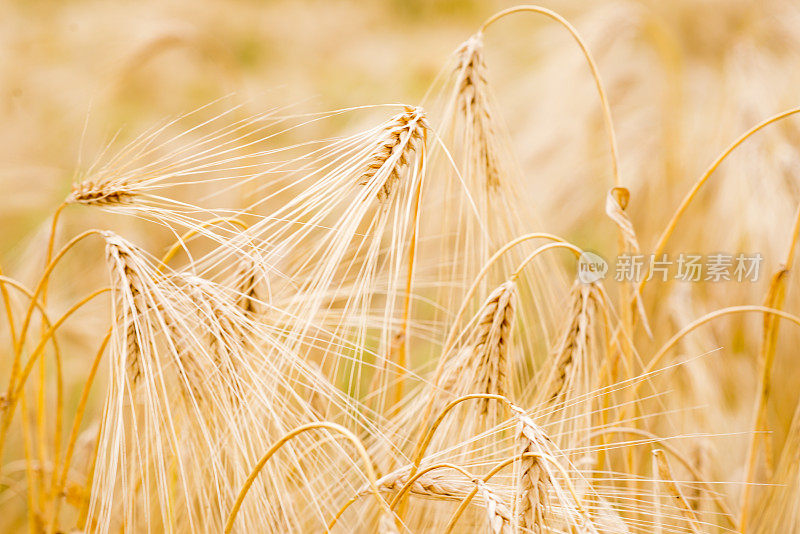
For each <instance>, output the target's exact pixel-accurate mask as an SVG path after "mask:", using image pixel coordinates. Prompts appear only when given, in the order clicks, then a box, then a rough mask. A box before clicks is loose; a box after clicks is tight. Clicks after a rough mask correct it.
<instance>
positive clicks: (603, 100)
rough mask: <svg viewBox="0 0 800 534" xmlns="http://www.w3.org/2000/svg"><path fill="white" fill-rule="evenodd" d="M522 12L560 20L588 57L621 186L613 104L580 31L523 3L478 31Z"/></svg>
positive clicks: (617, 183)
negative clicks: (609, 100) (609, 99)
mask: <svg viewBox="0 0 800 534" xmlns="http://www.w3.org/2000/svg"><path fill="white" fill-rule="evenodd" d="M522 12H529V13H538V14H540V15H544V16H545V17H548V18H550V19H552V20H554V21H556V22H558V23H559V24H561V25H562V26H563V27H564V28H566V29H567V31H568V32H569V33H570V35H572V38H573V39H575V42H577V43H578V46H579V47H580V49H581V52H582V53H583V56H584V57H585V58H586V62H587V63H588V64H589V69H590V70H591V71H592V78H593V79H594V83H595V86H596V87H597V93H598V95H599V96H600V107H601V108H602V110H603V123H604V125H605V129H606V135H607V136H608V145H609V150H610V152H611V165H612V171H613V175H614V185H615V186H621V185H622V182H621V180H620V177H619V156H618V154H617V135H616V133H615V132H614V122H613V120H612V119H611V106H610V105H609V103H608V97H607V96H606V91H605V89H604V88H603V82H602V80H601V79H600V73H599V71H598V70H597V64H596V63H595V61H594V58H593V57H592V53H591V52H589V48H588V47H587V46H586V43H584V41H583V38H581V36H580V34H579V33H578V30H576V29H575V27H574V26H573V25H572V24H570V23H569V22H568V21H567V20H566V19H565V18H564V17H562V16H561V15H559V14H558V13H556V12H555V11H551V10H549V9H547V8H544V7H540V6H534V5H522V6H515V7H510V8H508V9H505V10H503V11H500V12H499V13H495V14H494V15H492V16H491V17H489V19H487V20H486V22H484V23H483V25H482V26H481V28H480V30H478V33H484V32H485V31H486V29H487V28H488V27H489V26H491V25H492V24H494V23H495V22H497V21H498V20H500V19H502V18H503V17H506V16H508V15H512V14H514V13H522Z"/></svg>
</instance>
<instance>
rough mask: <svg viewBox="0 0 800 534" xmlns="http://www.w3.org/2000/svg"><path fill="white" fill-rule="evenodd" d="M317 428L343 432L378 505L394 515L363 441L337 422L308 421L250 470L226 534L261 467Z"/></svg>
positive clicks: (231, 513)
mask: <svg viewBox="0 0 800 534" xmlns="http://www.w3.org/2000/svg"><path fill="white" fill-rule="evenodd" d="M316 429H325V430H330V431H332V432H337V433H339V434H341V435H342V436H343V437H345V438H346V439H348V440H349V441H350V442H351V443H352V444H353V446H354V447H355V449H356V451H357V452H358V454H359V455H360V456H361V460H362V462H363V463H364V469H365V471H366V473H365V475H366V476H367V480H368V481H369V484H370V488H371V490H372V493H373V495H374V496H375V499H376V500H377V501H378V505H379V506H380V507H381V508H382V509H383V510H384V512H386V513H388V514H390V515H393V514H392V511H391V509H390V508H389V505H388V504H387V503H386V501H385V500H384V498H383V497H382V496H381V493H380V491H379V490H378V484H377V479H376V477H375V470H374V469H373V467H372V460H371V459H370V457H369V454H367V451H366V449H364V445H363V444H362V443H361V441H360V440H359V439H358V438H357V437H356V436H355V434H353V433H352V432H350V431H349V430H347V429H346V428H345V427H343V426H341V425H337V424H336V423H329V422H326V421H319V422H316V423H308V424H306V425H302V426H299V427H297V428H295V429H294V430H292V431H291V432H289V433H288V434H286V435H284V436H283V437H282V438H281V439H279V440H278V441H277V442H275V444H274V445H272V447H270V448H269V450H268V451H267V452H266V453H264V456H262V457H261V459H260V460H259V461H258V463H257V464H256V465H255V466H254V467H253V469H252V471H251V472H250V476H248V477H247V480H246V481H245V483H244V485H243V486H242V488H241V490H239V495H238V496H237V497H236V501H235V502H234V504H233V508H231V511H230V513H229V514H228V520H227V521H226V522H225V530H224V532H225V534H229V533H230V532H231V530H233V524H234V522H235V521H236V516H237V515H238V513H239V509H240V508H241V506H242V503H243V502H244V498H245V497H246V496H247V492H248V491H249V490H250V486H252V485H253V482H255V480H256V477H258V474H259V473H260V472H261V469H263V468H264V465H266V463H267V462H268V461H269V459H270V458H272V456H273V455H274V454H275V453H276V452H277V451H278V449H280V448H281V447H282V446H283V445H284V444H285V443H286V442H287V441H289V440H290V439H292V438H294V437H295V436H298V435H299V434H302V433H304V432H308V431H309V430H316Z"/></svg>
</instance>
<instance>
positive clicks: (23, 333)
mask: <svg viewBox="0 0 800 534" xmlns="http://www.w3.org/2000/svg"><path fill="white" fill-rule="evenodd" d="M94 234H100V230H87V231H85V232H83V233H81V234H78V235H77V236H75V237H73V238H72V239H70V240H69V241H68V242H67V244H66V245H64V247H63V248H62V249H61V250H60V251H59V252H58V254H56V255H55V257H54V258H53V259H52V260H50V262H49V263H48V264H47V267H45V269H44V272H43V273H42V276H41V278H39V282H38V283H37V284H36V287H35V288H34V290H33V294H32V296H31V304H30V305H29V306H28V310H27V312H26V313H25V319H24V321H23V322H22V326H21V328H20V332H19V339H18V340H17V346H16V350H15V351H14V361H13V362H12V364H11V376H10V378H9V381H8V396H9V397H10V396H11V394H12V393H13V388H14V383H15V382H16V378H17V373H18V372H19V361H20V358H21V357H22V347H23V346H24V344H25V338H26V337H27V332H28V327H29V326H30V322H31V318H32V316H33V310H34V307H35V302H36V301H37V299H38V298H39V295H40V294H41V293H42V291H43V290H44V288H45V286H46V285H47V280H48V278H49V277H50V273H52V272H53V269H55V267H56V265H58V262H59V261H60V260H61V258H63V257H64V255H65V254H66V253H67V252H69V251H70V250H71V249H72V247H74V246H75V245H76V244H77V243H79V242H80V241H82V240H83V239H85V238H87V237H89V236H91V235H94Z"/></svg>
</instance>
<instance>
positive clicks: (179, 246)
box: [157, 217, 247, 272]
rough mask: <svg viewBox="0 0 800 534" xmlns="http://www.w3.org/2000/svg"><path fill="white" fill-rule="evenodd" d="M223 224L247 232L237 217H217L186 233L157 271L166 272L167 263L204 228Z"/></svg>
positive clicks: (173, 245)
mask: <svg viewBox="0 0 800 534" xmlns="http://www.w3.org/2000/svg"><path fill="white" fill-rule="evenodd" d="M221 222H228V223H231V224H234V225H236V226H238V227H239V228H241V229H242V230H247V224H245V222H244V221H242V220H241V219H237V218H236V217H217V218H216V219H211V220H210V221H206V222H204V223H203V224H201V225H200V226H199V227H197V228H192V229H191V230H189V231H187V232H186V233H184V234H183V235H181V236H180V237H179V238H178V240H177V241H175V243H173V244H172V246H171V247H170V248H169V250H167V253H166V254H164V257H162V258H161V261H160V262H159V265H158V269H157V270H158V271H159V272H162V271H163V270H164V267H166V266H167V263H169V261H170V260H171V259H172V258H174V257H175V255H176V254H177V253H178V252H179V251H180V250H181V249H183V248H184V246H185V245H186V241H188V240H189V239H191V238H193V237H194V236H196V235H197V234H199V233H200V230H202V229H204V228H208V227H209V226H212V225H215V224H217V223H221Z"/></svg>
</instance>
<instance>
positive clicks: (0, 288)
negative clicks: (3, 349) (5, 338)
mask: <svg viewBox="0 0 800 534" xmlns="http://www.w3.org/2000/svg"><path fill="white" fill-rule="evenodd" d="M0 277H3V278H4V279H7V280H11V278H5V277H4V276H3V269H2V267H0ZM0 296H2V297H3V306H4V307H5V309H6V319H7V320H8V331H9V333H10V337H11V346H12V348H13V349H14V350H16V349H17V329H16V328H15V326H14V310H13V308H12V307H11V296H10V295H9V294H8V289H7V288H6V286H5V284H0Z"/></svg>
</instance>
